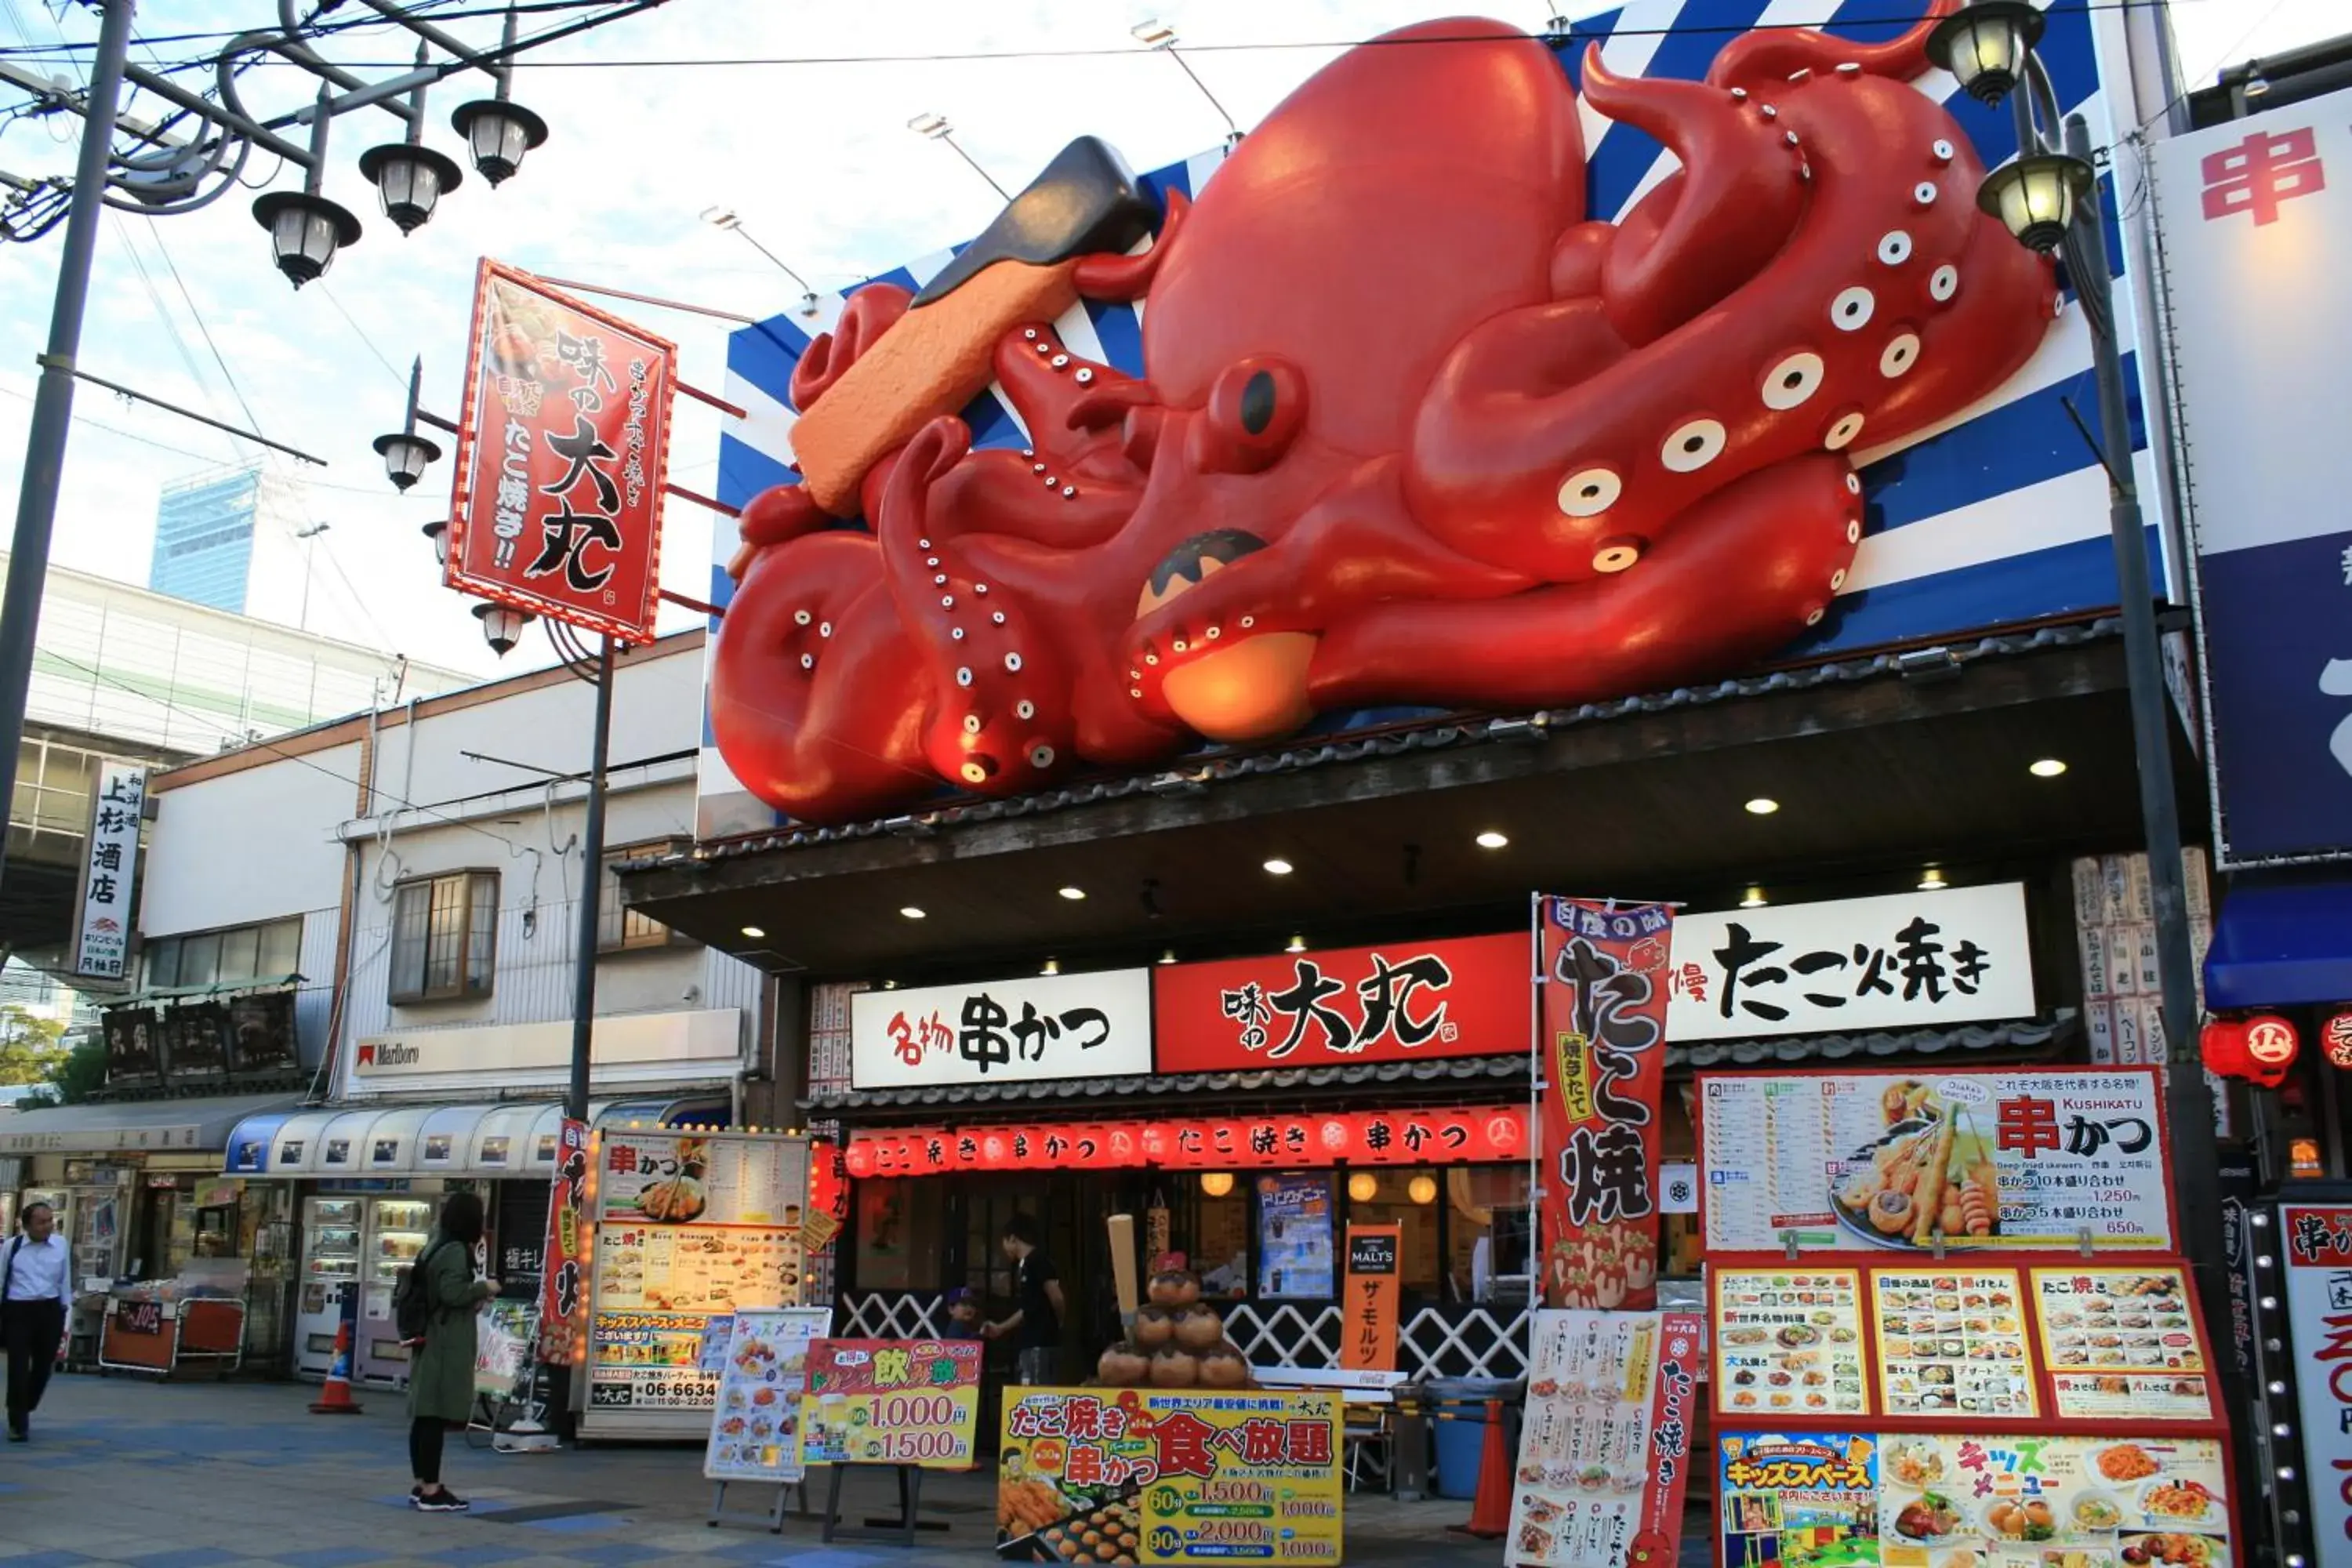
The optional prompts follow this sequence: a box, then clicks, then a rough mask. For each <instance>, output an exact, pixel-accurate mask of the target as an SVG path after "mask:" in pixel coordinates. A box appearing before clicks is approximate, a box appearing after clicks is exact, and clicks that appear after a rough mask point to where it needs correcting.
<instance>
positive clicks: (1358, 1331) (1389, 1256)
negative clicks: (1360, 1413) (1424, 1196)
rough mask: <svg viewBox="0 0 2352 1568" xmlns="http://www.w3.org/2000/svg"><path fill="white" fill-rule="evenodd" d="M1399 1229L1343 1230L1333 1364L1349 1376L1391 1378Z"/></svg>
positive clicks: (1400, 1241)
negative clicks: (1343, 1267) (1344, 1253)
mask: <svg viewBox="0 0 2352 1568" xmlns="http://www.w3.org/2000/svg"><path fill="white" fill-rule="evenodd" d="M1403 1244H1404V1227H1403V1226H1398V1225H1351V1226H1349V1227H1348V1270H1347V1274H1346V1276H1345V1277H1344V1279H1342V1281H1341V1284H1340V1289H1339V1316H1340V1324H1339V1334H1340V1339H1339V1364H1340V1366H1342V1367H1343V1368H1345V1369H1346V1370H1348V1371H1349V1372H1394V1371H1395V1370H1396V1363H1397V1294H1398V1289H1399V1287H1400V1286H1401V1285H1402V1279H1401V1278H1400V1276H1399V1271H1398V1268H1397V1263H1398V1258H1397V1253H1398V1250H1399V1249H1400V1248H1401V1247H1402V1246H1403Z"/></svg>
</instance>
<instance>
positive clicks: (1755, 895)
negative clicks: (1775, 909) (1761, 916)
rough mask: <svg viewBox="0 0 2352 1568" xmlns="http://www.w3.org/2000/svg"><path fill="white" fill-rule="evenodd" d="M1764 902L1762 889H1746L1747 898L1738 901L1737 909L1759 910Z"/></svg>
mask: <svg viewBox="0 0 2352 1568" xmlns="http://www.w3.org/2000/svg"><path fill="white" fill-rule="evenodd" d="M1765 902H1766V900H1765V897H1764V889H1761V888H1750V889H1748V893H1747V896H1746V897H1744V898H1742V899H1741V900H1739V907H1740V908H1741V909H1743V910H1760V909H1762V908H1763V907H1764V905H1765Z"/></svg>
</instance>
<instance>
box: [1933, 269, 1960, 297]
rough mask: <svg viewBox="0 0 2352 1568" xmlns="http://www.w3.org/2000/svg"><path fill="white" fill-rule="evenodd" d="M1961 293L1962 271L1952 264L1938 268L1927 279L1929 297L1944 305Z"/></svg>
mask: <svg viewBox="0 0 2352 1568" xmlns="http://www.w3.org/2000/svg"><path fill="white" fill-rule="evenodd" d="M1959 291H1960V269H1959V268H1957V267H1955V266H1953V265H1952V264H1951V263H1950V262H1946V263H1945V264H1944V265H1943V266H1941V267H1938V268H1936V270H1935V272H1934V273H1933V274H1932V275H1931V276H1930V277H1929V278H1928V279H1927V297H1928V298H1929V299H1931V300H1935V301H1936V302H1937V304H1939V305H1940V304H1942V303H1943V302H1944V301H1945V300H1948V299H1950V298H1951V297H1952V296H1953V295H1955V294H1957V293H1958V292H1959Z"/></svg>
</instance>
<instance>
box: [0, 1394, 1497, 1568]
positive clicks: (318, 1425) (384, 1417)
mask: <svg viewBox="0 0 2352 1568" xmlns="http://www.w3.org/2000/svg"><path fill="white" fill-rule="evenodd" d="M315 1394H316V1390H314V1389H312V1388H310V1386H308V1385H306V1384H156V1383H152V1382H149V1381H146V1380H143V1379H142V1380H135V1381H134V1380H131V1379H127V1378H120V1377H117V1378H104V1379H101V1378H97V1377H89V1376H68V1377H60V1378H58V1380H57V1381H56V1382H55V1383H53V1384H50V1387H49V1394H48V1398H47V1402H46V1403H45V1404H44V1405H42V1408H41V1411H40V1414H39V1415H37V1416H36V1417H35V1418H34V1424H33V1441H32V1442H31V1443H29V1444H26V1445H23V1446H17V1445H13V1444H12V1445H8V1446H6V1447H0V1568H82V1565H84V1564H104V1563H134V1564H137V1565H138V1568H250V1565H254V1564H267V1565H268V1568H392V1565H396V1564H397V1565H410V1564H416V1565H430V1568H492V1565H497V1568H591V1565H594V1568H745V1565H748V1564H769V1563H774V1564H789V1565H790V1568H977V1565H978V1564H982V1563H988V1562H991V1561H993V1552H992V1545H993V1543H994V1541H995V1531H996V1510H995V1502H994V1494H993V1489H992V1483H991V1480H990V1478H988V1477H986V1476H985V1475H980V1474H974V1475H940V1476H934V1477H932V1478H930V1479H929V1480H928V1481H927V1482H926V1485H925V1488H924V1498H923V1512H924V1513H925V1515H926V1516H927V1517H929V1518H932V1519H935V1520H938V1521H943V1522H945V1523H946V1524H947V1525H948V1527H949V1528H948V1529H947V1530H945V1531H925V1532H924V1539H923V1542H922V1543H921V1544H920V1545H919V1546H917V1547H915V1548H912V1549H907V1548H900V1547H896V1546H886V1545H875V1544H869V1543H866V1542H859V1543H857V1544H856V1545H854V1546H853V1545H848V1544H841V1545H836V1546H831V1547H828V1546H826V1545H824V1543H823V1542H821V1541H820V1540H819V1539H818V1527H817V1524H816V1521H814V1520H803V1519H793V1518H788V1519H787V1520H786V1521H785V1524H784V1529H783V1532H782V1534H781V1535H772V1534H770V1533H769V1532H768V1531H767V1530H766V1529H765V1528H764V1525H759V1526H731V1525H730V1526H725V1527H721V1528H719V1529H715V1530H714V1529H710V1528H709V1527H707V1526H706V1525H705V1524H704V1522H703V1521H704V1519H705V1518H706V1517H707V1514H708V1510H709V1503H710V1485H709V1482H707V1481H705V1480H704V1479H702V1454H701V1450H700V1449H699V1448H689V1447H683V1446H663V1447H637V1446H628V1447H615V1446H610V1445H596V1446H593V1447H589V1448H586V1449H581V1450H567V1451H565V1452H562V1453H559V1454H547V1455H524V1456H514V1457H509V1456H502V1455H496V1454H492V1453H490V1452H489V1451H488V1449H486V1448H485V1449H471V1448H468V1447H466V1446H465V1445H463V1444H462V1443H460V1442H459V1441H458V1439H457V1434H455V1433H452V1434H451V1435H450V1441H449V1447H448V1458H447V1460H446V1465H445V1468H444V1471H443V1479H445V1480H446V1482H447V1483H448V1485H449V1486H450V1488H451V1489H454V1490H455V1491H457V1493H458V1494H459V1495H461V1496H463V1497H466V1498H467V1499H469V1500H472V1502H473V1504H474V1511H473V1512H471V1513H470V1514H455V1515H427V1514H419V1513H416V1512H415V1511H414V1510H411V1509H410V1508H409V1507H408V1497H407V1491H408V1450H407V1433H408V1427H407V1420H406V1417H405V1415H404V1413H403V1410H402V1401H401V1398H400V1396H399V1395H398V1394H389V1393H384V1392H381V1391H371V1390H362V1391H361V1394H360V1397H361V1399H362V1403H363V1404H364V1405H366V1407H367V1408H366V1414H364V1415H355V1416H341V1417H336V1416H323V1415H310V1414H309V1413H308V1410H307V1408H306V1406H307V1405H308V1404H309V1402H310V1400H311V1398H313V1397H314V1396H315ZM861 1479H862V1480H863V1483H864V1489H863V1490H860V1489H858V1488H856V1487H855V1486H854V1487H853V1488H852V1489H851V1492H850V1494H849V1496H848V1498H846V1499H845V1503H854V1504H855V1510H854V1511H855V1515H856V1517H859V1518H862V1517H865V1516H866V1515H867V1514H869V1513H870V1512H872V1511H874V1510H877V1509H880V1508H882V1507H883V1506H884V1505H885V1503H886V1502H887V1501H889V1500H893V1497H892V1494H890V1493H889V1490H888V1488H887V1484H886V1483H885V1482H883V1481H881V1480H879V1479H865V1478H861ZM772 1495H773V1494H772V1493H771V1492H770V1491H769V1490H768V1489H765V1488H762V1487H745V1488H738V1489H736V1490H735V1493H734V1495H733V1496H731V1497H730V1509H732V1508H735V1507H743V1508H752V1509H764V1507H765V1506H766V1504H767V1502H768V1500H769V1499H770V1498H771V1497H772ZM819 1497H820V1500H821V1497H822V1492H821V1490H820V1491H819ZM1347 1507H1348V1513H1347V1532H1348V1562H1349V1563H1351V1564H1352V1563H1372V1564H1383V1563H1387V1564H1399V1565H1402V1564H1407V1563H1411V1564H1425V1565H1428V1568H1457V1565H1458V1568H1473V1565H1475V1568H1496V1565H1498V1564H1500V1563H1501V1562H1502V1561H1503V1552H1502V1543H1501V1542H1486V1541H1474V1540H1470V1539H1468V1538H1466V1537H1464V1536H1461V1535H1455V1534H1450V1533H1448V1531H1446V1529H1445V1526H1446V1525H1448V1524H1449V1523H1458V1522H1461V1521H1464V1520H1465V1519H1467V1518H1468V1516H1469V1505H1468V1504H1466V1503H1459V1502H1446V1501H1442V1500H1433V1501H1429V1502H1422V1503H1410V1504H1408V1503H1398V1502H1395V1501H1392V1500H1390V1499H1387V1498H1384V1497H1375V1496H1368V1495H1360V1494H1359V1495H1351V1496H1350V1497H1349V1500H1348V1505H1347ZM844 1511H845V1513H850V1512H852V1510H851V1509H850V1508H848V1507H845V1510H844Z"/></svg>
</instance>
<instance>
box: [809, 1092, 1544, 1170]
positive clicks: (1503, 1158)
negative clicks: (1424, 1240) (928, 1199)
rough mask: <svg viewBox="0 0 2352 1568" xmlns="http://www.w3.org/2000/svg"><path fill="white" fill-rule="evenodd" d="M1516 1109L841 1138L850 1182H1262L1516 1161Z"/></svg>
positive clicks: (1520, 1116)
mask: <svg viewBox="0 0 2352 1568" xmlns="http://www.w3.org/2000/svg"><path fill="white" fill-rule="evenodd" d="M1527 1152H1528V1108H1527V1107H1526V1106H1524V1105H1488V1106H1475V1107H1459V1108H1455V1109H1453V1110H1395V1111H1387V1110H1328V1111H1321V1112H1318V1113H1312V1114H1290V1115H1280V1116H1220V1117H1200V1118H1194V1119H1191V1120H1187V1121H1049V1122H1040V1123H1037V1124H1035V1125H1034V1126H1025V1127H963V1128H958V1129H955V1130H953V1131H949V1130H947V1129H943V1128H929V1129H921V1128H918V1129H911V1130H908V1131H895V1132H853V1133H851V1134H850V1142H849V1150H848V1153H847V1156H846V1169H847V1170H848V1173H850V1174H851V1175H853V1176H861V1177H863V1176H934V1175H943V1174H947V1173H952V1172H958V1171H1003V1170H1024V1171H1028V1170H1056V1171H1122V1170H1138V1169H1141V1168H1143V1167H1145V1166H1156V1167H1158V1168H1160V1169H1161V1170H1170V1171H1213V1170H1227V1169H1233V1170H1267V1169H1274V1168H1276V1167H1280V1166H1285V1165H1327V1164H1329V1163H1332V1162H1334V1161H1339V1160H1345V1161H1347V1162H1348V1163H1349V1164H1351V1165H1451V1164H1475V1163H1503V1162H1509V1161H1515V1160H1524V1159H1526V1158H1527Z"/></svg>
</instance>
